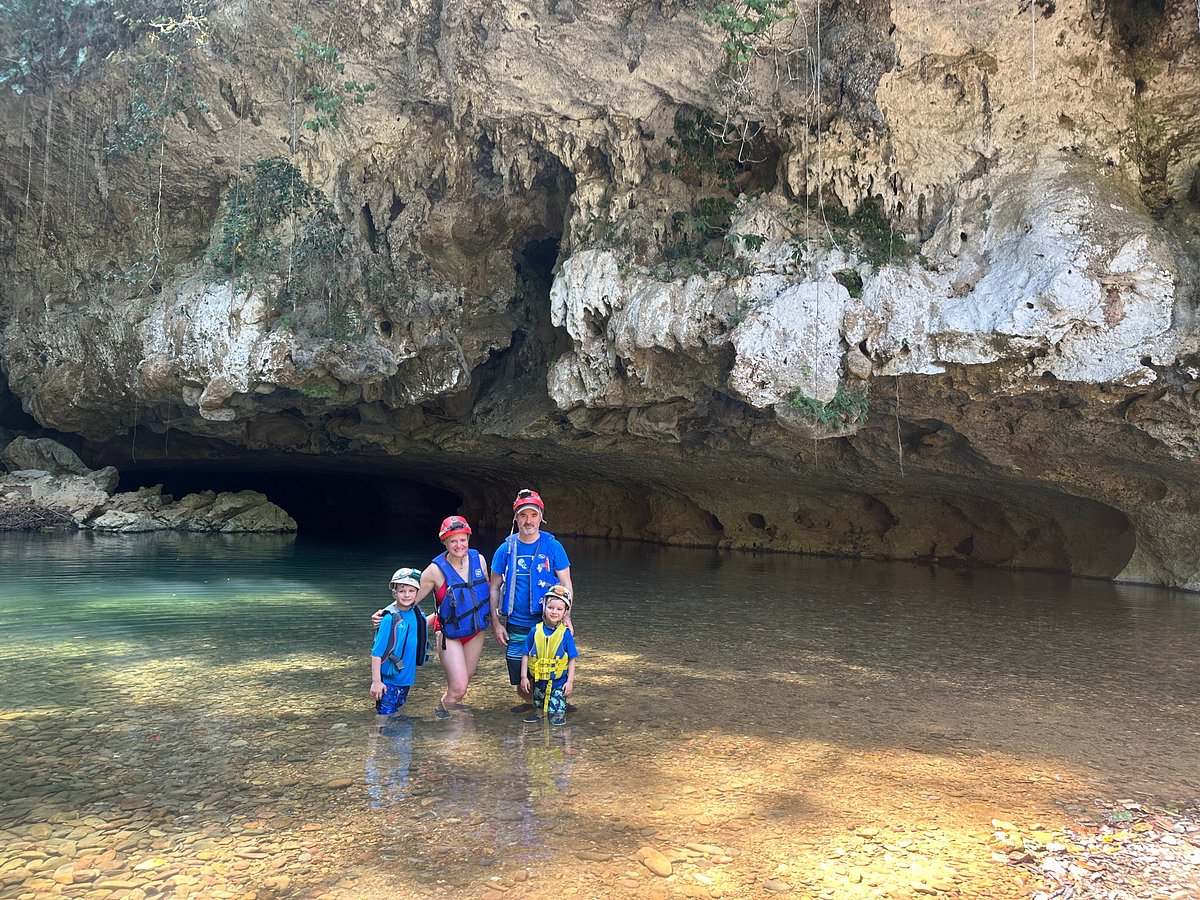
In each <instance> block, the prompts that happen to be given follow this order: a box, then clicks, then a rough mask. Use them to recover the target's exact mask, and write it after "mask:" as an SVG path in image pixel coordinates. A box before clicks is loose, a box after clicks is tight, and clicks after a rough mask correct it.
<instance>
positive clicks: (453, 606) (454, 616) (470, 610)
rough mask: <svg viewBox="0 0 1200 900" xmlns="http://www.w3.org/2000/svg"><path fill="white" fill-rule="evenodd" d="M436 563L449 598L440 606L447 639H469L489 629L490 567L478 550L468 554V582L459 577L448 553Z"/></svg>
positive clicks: (490, 619)
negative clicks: (488, 571) (448, 557)
mask: <svg viewBox="0 0 1200 900" xmlns="http://www.w3.org/2000/svg"><path fill="white" fill-rule="evenodd" d="M433 562H434V564H435V565H436V566H437V567H438V568H439V569H441V570H442V575H443V576H444V577H445V579H446V596H445V597H443V598H442V602H441V603H440V604H439V605H438V619H440V620H441V623H442V632H443V633H444V634H445V635H446V637H449V638H465V637H470V636H471V635H473V634H475V633H476V632H478V631H483V630H484V629H485V628H487V627H488V625H489V624H490V623H491V621H492V616H491V590H490V589H489V587H488V576H487V566H485V565H484V563H483V557H482V556H480V555H479V551H478V550H468V551H467V577H468V578H469V579H470V580H469V581H464V580H463V579H462V578H461V577H459V574H458V573H457V572H456V571H454V566H452V565H451V564H450V561H449V560H448V559H446V554H445V553H443V554H441V555H440V556H438V557H437V558H436V559H434V561H433Z"/></svg>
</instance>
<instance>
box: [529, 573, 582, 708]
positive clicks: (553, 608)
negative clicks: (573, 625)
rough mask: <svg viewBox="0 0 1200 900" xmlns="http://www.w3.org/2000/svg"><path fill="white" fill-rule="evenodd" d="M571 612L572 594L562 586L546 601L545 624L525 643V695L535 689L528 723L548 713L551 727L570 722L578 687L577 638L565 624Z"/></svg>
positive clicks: (550, 592) (546, 597)
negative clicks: (569, 712) (569, 700)
mask: <svg viewBox="0 0 1200 900" xmlns="http://www.w3.org/2000/svg"><path fill="white" fill-rule="evenodd" d="M570 611H571V592H570V591H568V590H567V589H566V588H565V587H563V586H562V585H561V584H556V585H554V586H553V587H552V588H550V590H548V591H546V594H545V596H544V597H543V598H542V621H541V622H540V623H538V624H537V625H535V626H534V627H533V628H532V629H531V630H530V632H529V637H527V638H526V639H525V648H524V651H525V652H524V655H523V656H522V657H521V691H522V692H523V693H526V694H528V693H529V689H530V686H531V684H532V687H533V712H532V713H531V714H530V715H528V716H526V717H525V719H524V721H526V722H530V723H533V722H537V721H538V720H539V716H538V713H539V712H545V713H546V714H547V715H548V716H549V717H550V724H551V725H565V724H566V722H567V698H568V697H569V696H571V691H572V690H573V689H574V687H575V657H576V656H578V655H579V652H578V651H577V650H576V649H575V638H574V637H573V636H572V634H571V632H570V631H569V630H568V629H567V626H566V625H565V624H564V622H563V620H564V619H565V618H566V616H567V613H569V612H570Z"/></svg>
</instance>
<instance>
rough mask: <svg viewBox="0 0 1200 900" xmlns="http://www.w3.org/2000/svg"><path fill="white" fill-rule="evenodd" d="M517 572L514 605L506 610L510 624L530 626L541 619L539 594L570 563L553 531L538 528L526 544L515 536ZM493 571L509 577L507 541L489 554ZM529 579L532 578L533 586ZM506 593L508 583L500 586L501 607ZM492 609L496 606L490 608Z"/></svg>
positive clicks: (544, 591)
mask: <svg viewBox="0 0 1200 900" xmlns="http://www.w3.org/2000/svg"><path fill="white" fill-rule="evenodd" d="M515 543H516V548H517V576H516V590H515V591H514V593H513V608H512V612H510V613H509V614H508V624H509V625H510V626H513V627H516V628H519V629H522V630H524V629H526V628H532V627H533V626H534V625H536V624H537V623H538V622H540V621H542V597H544V596H545V595H546V591H547V590H548V589H549V588H551V587H553V586H554V585H556V584H558V576H557V575H555V574H554V573H555V572H561V571H562V570H563V569H569V568H570V567H571V561H570V560H569V559H567V551H566V550H564V549H563V545H562V544H560V543H559V542H558V538H556V537H554V536H553V535H550V534H547V533H545V532H541V533H539V535H538V540H537V541H536V542H534V543H532V544H526V543H523V542H522V541H521V539H520V538H517V540H516V542H515ZM492 571H493V572H496V573H499V574H500V575H503V576H504V577H505V578H506V579H507V578H508V541H505V542H504V543H502V544H501V545H500V546H499V547H497V548H496V553H495V555H493V556H492ZM530 579H532V581H533V585H532V589H531V587H530ZM507 596H508V585H507V584H505V585H504V587H502V588H501V589H500V608H501V609H503V608H504V601H505V598H506V597H507ZM493 612H495V610H493Z"/></svg>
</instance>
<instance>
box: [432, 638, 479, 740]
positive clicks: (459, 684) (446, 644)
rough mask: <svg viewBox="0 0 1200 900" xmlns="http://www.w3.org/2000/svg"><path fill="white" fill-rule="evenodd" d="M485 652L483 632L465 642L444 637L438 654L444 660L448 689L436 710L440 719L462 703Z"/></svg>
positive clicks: (443, 667) (443, 665)
mask: <svg viewBox="0 0 1200 900" xmlns="http://www.w3.org/2000/svg"><path fill="white" fill-rule="evenodd" d="M482 653H483V632H482V631H481V632H479V633H478V634H476V635H475V636H474V637H472V638H471V639H470V640H468V641H467V642H466V644H464V643H463V642H462V641H459V640H455V639H454V638H443V644H442V647H441V650H440V651H439V653H438V655H439V656H440V657H441V660H442V671H444V672H445V673H446V691H445V693H443V694H442V699H441V700H440V701H439V702H438V706H437V709H436V710H435V711H434V712H435V714H436V715H437V717H438V718H439V719H442V718H445V717H446V716H447V715H449V713H450V710H449V707H450V706H452V705H454V704H456V703H462V700H463V697H465V696H466V695H467V688H468V687H469V686H470V684H471V676H473V675H474V674H475V670H476V669H477V668H478V667H479V657H480V655H481V654H482Z"/></svg>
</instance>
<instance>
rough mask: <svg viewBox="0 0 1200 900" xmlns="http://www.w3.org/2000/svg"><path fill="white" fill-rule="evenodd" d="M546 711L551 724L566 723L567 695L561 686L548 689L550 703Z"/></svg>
mask: <svg viewBox="0 0 1200 900" xmlns="http://www.w3.org/2000/svg"><path fill="white" fill-rule="evenodd" d="M547 712H548V714H549V717H550V724H551V725H566V724H567V695H566V693H564V692H563V689H562V688H561V687H553V688H551V689H550V704H549V708H548V709H547Z"/></svg>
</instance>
